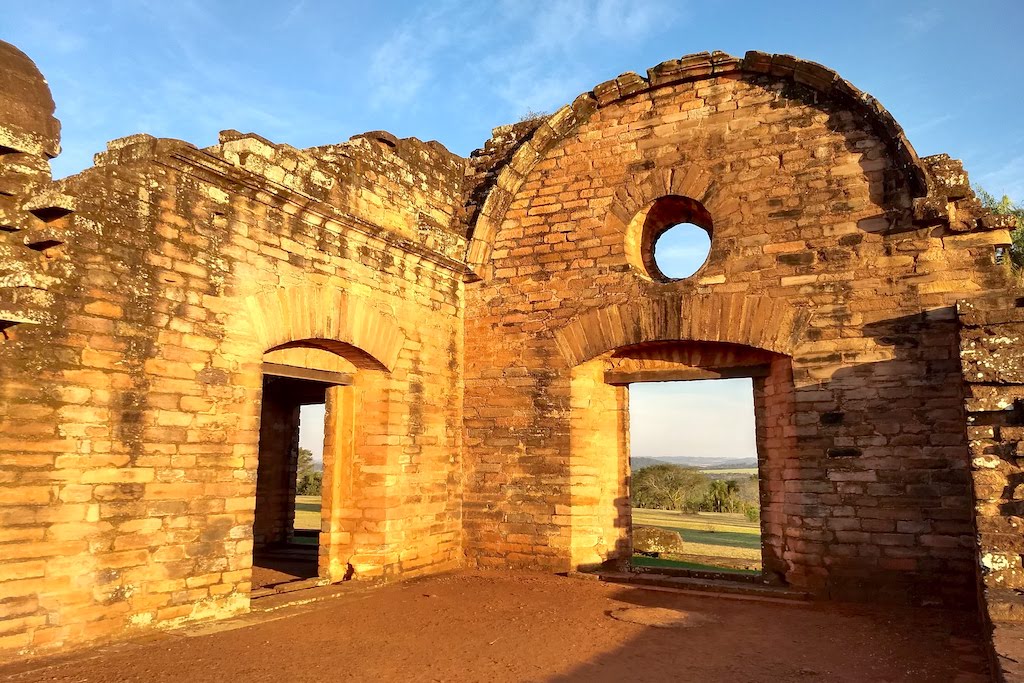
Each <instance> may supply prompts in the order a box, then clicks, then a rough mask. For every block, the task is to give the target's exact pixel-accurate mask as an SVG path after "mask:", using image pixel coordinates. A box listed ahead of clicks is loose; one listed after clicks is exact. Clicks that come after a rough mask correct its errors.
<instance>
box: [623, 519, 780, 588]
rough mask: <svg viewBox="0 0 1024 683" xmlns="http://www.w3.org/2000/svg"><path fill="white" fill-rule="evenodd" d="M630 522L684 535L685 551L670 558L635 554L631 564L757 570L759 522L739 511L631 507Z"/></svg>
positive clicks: (759, 557)
mask: <svg viewBox="0 0 1024 683" xmlns="http://www.w3.org/2000/svg"><path fill="white" fill-rule="evenodd" d="M633 525H634V526H654V527H660V528H662V529H668V530H670V531H675V532H677V533H678V534H679V535H680V536H682V538H683V542H684V550H685V553H686V554H685V555H680V556H673V557H672V558H662V557H659V558H650V557H644V556H634V558H633V563H634V564H637V565H640V566H648V567H650V566H661V567H678V568H680V569H702V570H705V571H708V570H715V571H721V570H723V569H727V570H736V569H741V570H747V571H755V572H756V571H758V570H759V569H760V564H761V525H760V523H759V522H751V521H750V520H748V519H747V518H746V517H744V516H743V515H741V514H737V513H725V512H722V513H717V512H698V513H686V512H674V511H671V510H645V509H641V508H634V509H633Z"/></svg>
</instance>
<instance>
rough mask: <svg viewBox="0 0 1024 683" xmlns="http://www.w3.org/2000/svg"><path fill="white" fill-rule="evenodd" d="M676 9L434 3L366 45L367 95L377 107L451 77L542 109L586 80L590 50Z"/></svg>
mask: <svg viewBox="0 0 1024 683" xmlns="http://www.w3.org/2000/svg"><path fill="white" fill-rule="evenodd" d="M680 16H681V15H680V13H679V10H678V7H673V6H672V5H670V4H669V3H666V2H663V1H662V0H638V1H634V2H626V1H625V0H599V1H598V2H593V1H589V0H550V1H548V2H541V1H540V0H504V1H503V2H499V3H496V4H494V5H492V6H490V7H488V8H487V9H486V10H481V9H480V8H479V7H476V8H474V7H469V8H467V6H465V5H460V4H457V3H453V2H448V3H442V4H440V5H436V6H432V8H431V9H430V10H424V11H421V12H419V13H417V14H415V15H413V16H412V17H410V18H409V19H407V20H406V22H404V23H403V24H401V25H399V26H397V27H396V28H395V30H394V31H393V33H392V34H391V35H390V36H389V37H388V38H387V40H385V41H384V42H383V43H382V44H381V45H380V47H379V48H378V49H377V50H376V51H375V52H374V55H373V59H372V62H371V66H370V77H371V78H372V79H373V81H374V83H373V86H372V89H371V92H372V99H373V102H374V104H375V105H376V106H378V107H385V106H396V105H405V104H409V103H411V102H413V101H414V100H416V99H417V96H418V95H419V94H420V93H421V92H423V91H424V90H425V89H427V88H429V87H430V86H431V85H432V84H433V83H434V82H436V81H440V80H442V79H453V78H454V79H455V80H456V81H461V82H464V83H467V84H469V85H472V86H473V87H475V88H484V89H487V90H490V91H491V92H492V93H494V94H495V95H497V96H498V97H500V98H501V99H502V100H504V101H505V102H506V103H508V104H510V105H512V106H513V107H514V108H516V109H517V110H518V111H520V112H525V111H527V110H539V109H550V108H553V107H556V106H559V105H560V104H562V103H564V102H565V101H566V100H567V99H568V98H571V97H572V96H574V95H575V94H577V93H578V92H579V90H581V89H583V88H585V87H588V86H589V85H593V83H592V82H591V81H592V80H593V78H594V77H595V76H594V74H593V73H592V72H591V70H592V68H593V66H592V63H591V60H590V59H589V58H590V57H592V56H593V54H594V52H593V51H594V50H599V49H601V48H602V47H603V46H605V45H607V43H608V41H616V42H617V43H618V44H620V45H621V44H627V43H628V41H635V40H637V39H639V38H641V37H643V36H646V35H648V34H650V33H651V32H652V31H655V30H661V29H664V28H665V27H666V26H667V25H669V24H671V23H673V22H674V21H677V20H679V18H680ZM452 71H455V72H456V73H455V74H453V73H452Z"/></svg>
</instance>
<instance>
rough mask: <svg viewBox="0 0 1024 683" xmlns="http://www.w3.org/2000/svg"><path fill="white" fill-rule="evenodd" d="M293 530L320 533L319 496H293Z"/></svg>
mask: <svg viewBox="0 0 1024 683" xmlns="http://www.w3.org/2000/svg"><path fill="white" fill-rule="evenodd" d="M295 528H296V529H312V530H314V531H320V496H295Z"/></svg>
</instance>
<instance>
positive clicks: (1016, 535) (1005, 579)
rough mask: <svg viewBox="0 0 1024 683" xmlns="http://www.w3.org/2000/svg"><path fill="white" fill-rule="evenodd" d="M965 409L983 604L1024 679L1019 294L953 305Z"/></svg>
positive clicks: (1005, 666)
mask: <svg viewBox="0 0 1024 683" xmlns="http://www.w3.org/2000/svg"><path fill="white" fill-rule="evenodd" d="M958 312H959V318H960V325H961V335H960V357H961V360H962V362H963V371H964V383H965V387H964V408H965V410H966V412H967V419H968V422H967V434H968V439H969V443H970V450H971V470H972V475H973V479H974V494H975V498H976V504H977V508H976V521H977V527H978V553H979V558H978V559H979V568H980V570H981V584H982V588H983V595H982V603H983V607H984V608H985V613H986V615H987V620H988V622H989V626H990V627H991V628H992V629H993V645H994V653H995V654H996V655H997V657H996V659H995V663H996V665H997V667H998V669H999V670H1000V672H1001V674H1002V676H1003V677H1004V678H1005V679H1006V680H1011V679H1012V680H1018V679H1024V668H1022V665H1021V663H1020V662H1019V660H1018V659H1016V658H1013V657H1006V656H1003V654H1004V653H1006V652H1010V651H1015V650H1016V649H1017V647H1018V646H1017V643H1018V642H1019V640H1020V635H1019V634H1020V625H1021V623H1022V622H1024V598H1022V595H1024V527H1022V524H1024V502H1022V501H1024V490H1022V484H1024V460H1022V459H1024V291H1009V292H1006V293H1003V294H1001V295H998V296H993V297H988V298H982V299H976V300H972V301H965V302H961V303H960V305H959V307H958Z"/></svg>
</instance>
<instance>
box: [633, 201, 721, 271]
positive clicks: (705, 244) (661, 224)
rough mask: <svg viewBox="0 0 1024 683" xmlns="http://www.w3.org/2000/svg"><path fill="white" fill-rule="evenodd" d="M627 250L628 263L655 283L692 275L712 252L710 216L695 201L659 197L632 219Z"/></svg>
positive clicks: (702, 206)
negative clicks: (628, 254) (630, 262)
mask: <svg viewBox="0 0 1024 683" xmlns="http://www.w3.org/2000/svg"><path fill="white" fill-rule="evenodd" d="M629 234H630V235H631V239H630V240H629V242H630V245H628V246H627V249H628V250H629V251H630V252H632V253H633V255H634V256H633V258H631V260H632V261H633V262H634V264H635V265H636V266H637V267H639V268H640V269H642V270H643V271H645V272H646V274H647V276H648V277H650V278H651V279H652V280H656V281H658V282H672V281H675V280H682V279H685V278H688V277H690V276H692V275H693V274H694V273H696V272H697V271H698V270H700V269H701V268H702V267H703V266H704V264H705V263H706V262H707V260H708V255H709V254H710V253H711V236H712V223H711V214H709V213H708V211H707V209H705V208H704V205H703V204H701V203H700V202H698V201H697V200H696V199H691V198H689V197H682V196H679V195H668V196H665V197H660V198H658V199H656V200H654V201H653V202H651V203H650V204H649V205H647V206H646V207H645V208H644V210H643V211H641V212H639V213H638V214H637V215H636V217H635V218H634V219H633V221H632V223H631V225H630V230H629Z"/></svg>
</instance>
